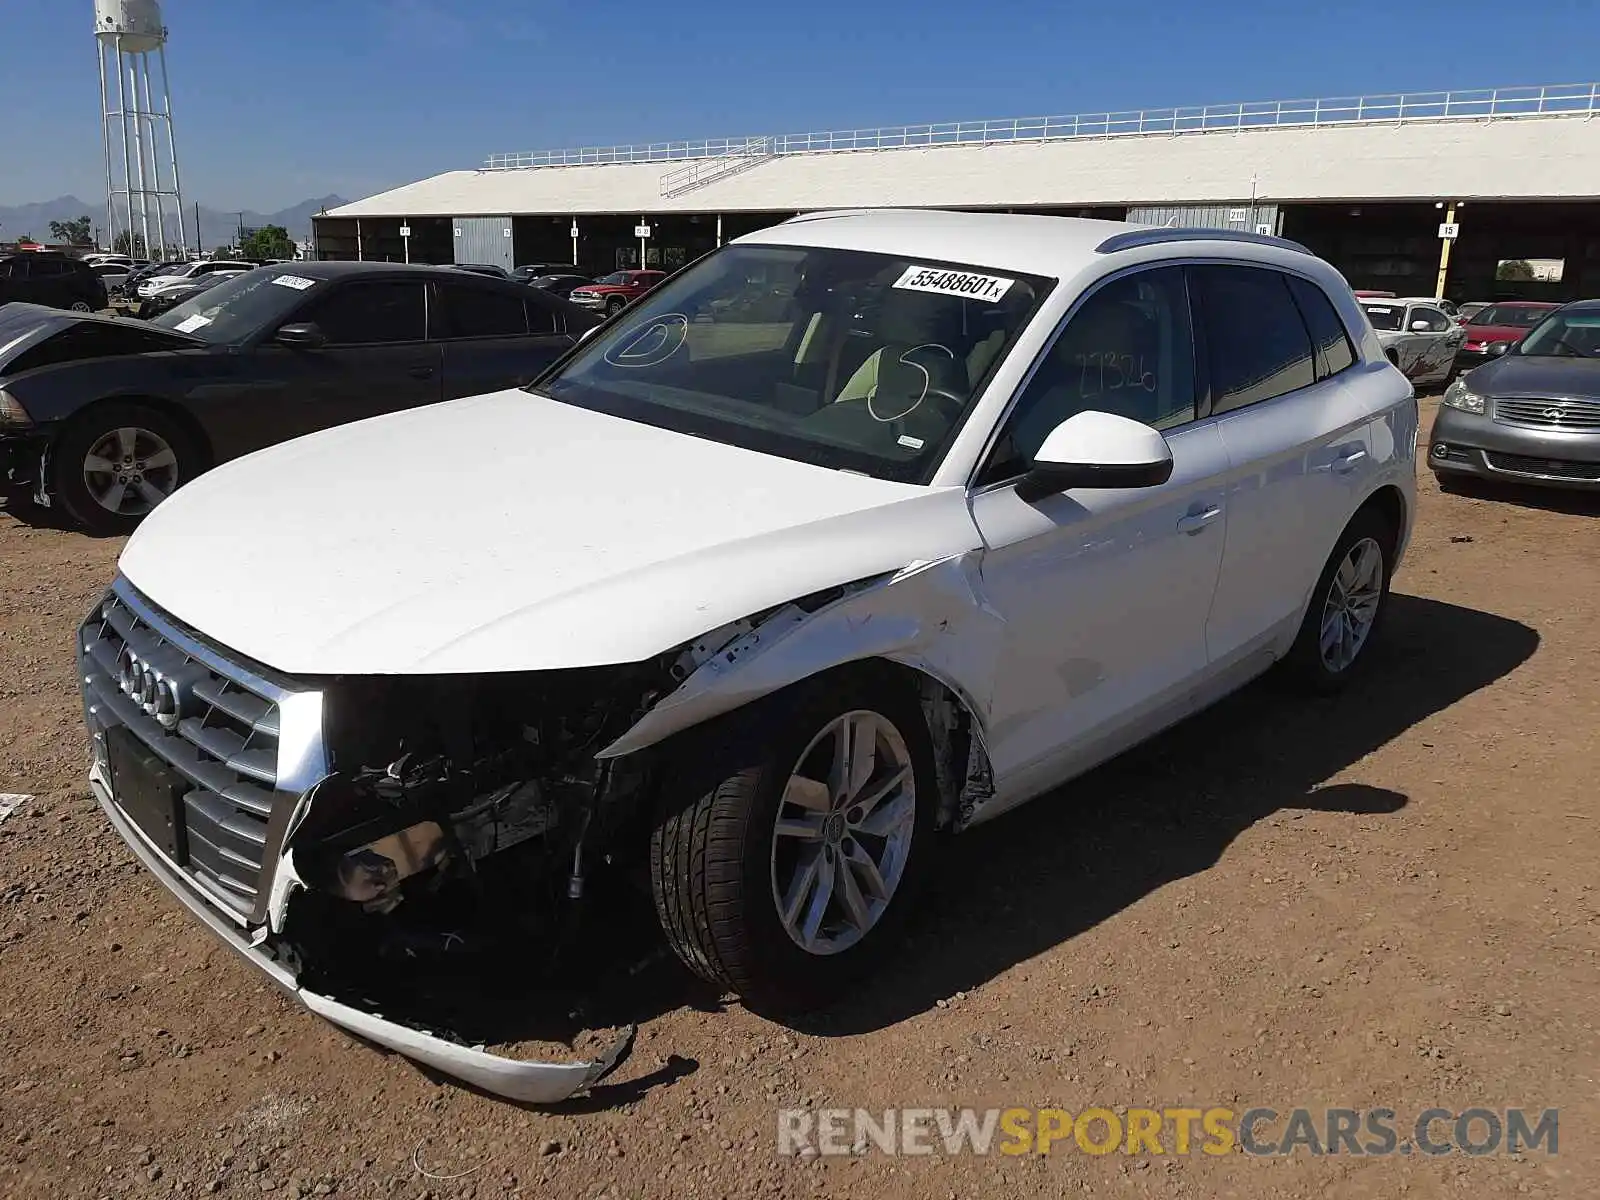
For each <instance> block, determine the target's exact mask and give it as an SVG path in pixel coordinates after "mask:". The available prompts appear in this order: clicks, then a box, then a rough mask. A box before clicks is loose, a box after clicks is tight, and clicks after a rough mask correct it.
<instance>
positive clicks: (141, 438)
mask: <svg viewBox="0 0 1600 1200" xmlns="http://www.w3.org/2000/svg"><path fill="white" fill-rule="evenodd" d="M199 460H200V452H199V448H198V447H197V446H195V444H194V440H193V438H191V437H190V436H189V432H188V430H186V429H184V428H183V426H181V425H179V424H178V423H177V422H176V421H174V420H173V419H172V418H171V417H169V416H167V415H166V414H165V413H163V412H161V411H160V410H158V409H154V408H150V407H148V406H146V405H143V404H127V403H117V402H114V403H110V404H99V405H96V406H95V407H93V408H91V409H89V410H88V411H87V412H85V413H83V414H81V415H80V416H79V417H77V418H76V419H74V420H73V421H72V422H71V423H70V424H69V425H68V426H67V428H66V430H65V432H63V433H62V435H61V436H60V437H59V438H58V439H57V440H56V443H55V445H54V446H53V447H52V448H51V452H50V491H51V493H52V495H54V496H55V498H56V499H58V500H59V501H60V502H61V506H62V507H63V508H65V509H66V510H67V512H68V513H69V514H70V515H71V516H72V517H73V519H74V520H76V521H77V522H78V523H79V524H80V525H82V526H83V527H84V528H85V529H87V530H88V531H89V532H90V533H94V534H98V535H102V536H109V535H114V534H124V533H132V532H133V530H134V529H135V528H137V527H138V524H139V522H140V521H142V520H144V518H145V517H146V516H148V515H149V513H150V511H151V509H153V508H154V507H155V505H156V504H157V503H158V502H159V501H160V500H164V499H166V497H167V496H169V495H171V494H172V492H173V491H175V490H176V489H177V488H178V487H179V486H180V485H182V484H184V483H187V482H188V481H189V480H190V479H191V478H192V477H193V476H194V475H196V474H197V473H198V472H199ZM107 468H109V469H107Z"/></svg>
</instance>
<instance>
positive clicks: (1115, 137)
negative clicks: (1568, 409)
mask: <svg viewBox="0 0 1600 1200" xmlns="http://www.w3.org/2000/svg"><path fill="white" fill-rule="evenodd" d="M1597 116H1600V84H1579V85H1565V86H1560V87H1530V88H1499V89H1494V90H1486V91H1474V92H1449V93H1427V94H1416V95H1389V96H1368V97H1354V98H1341V99H1334V100H1303V101H1272V102H1268V103H1262V104H1233V105H1222V106H1209V107H1205V108H1179V109H1162V110H1158V111H1146V112H1133V113H1102V114H1096V115H1081V116H1068V117H1041V118H1031V119H1017V120H1003V121H980V122H958V123H952V124H945V125H921V126H907V127H902V128H895V129H871V130H853V131H847V132H828V133H806V134H789V135H780V136H770V137H746V138H724V139H717V140H709V141H700V142H667V143H657V144H654V145H642V146H611V147H604V148H590V149H581V150H556V151H540V152H533V153H524V154H496V155H492V156H491V157H490V158H489V159H488V160H487V161H486V162H485V163H484V165H483V166H482V167H481V168H479V169H477V170H466V171H450V172H446V173H445V174H442V175H436V176H434V177H432V178H430V179H424V180H422V181H421V182H418V183H414V184H409V185H407V186H405V187H401V188H397V189H395V190H394V191H390V192H385V193H383V194H382V195H378V196H373V197H370V198H368V199H366V200H361V201H358V202H356V203H354V204H347V205H344V206H342V207H340V208H337V209H334V210H333V211H331V212H328V213H326V214H323V215H321V216H319V217H317V218H316V220H315V239H316V254H317V256H318V257H321V258H367V259H379V260H391V261H400V260H404V259H410V260H412V261H420V262H473V263H496V264H499V265H501V266H504V267H507V268H510V267H512V266H514V265H516V264H519V263H525V262H569V261H570V262H576V263H578V264H580V265H581V266H582V267H583V268H584V269H585V270H586V271H588V272H601V271H609V270H615V269H618V268H623V267H636V266H639V265H641V261H640V260H641V256H642V258H643V265H647V266H650V267H662V268H665V269H668V270H671V269H674V268H676V267H679V266H682V265H683V264H685V263H686V262H688V261H691V260H692V259H694V258H697V257H699V256H700V255H702V254H704V253H707V252H708V251H710V250H712V249H714V248H716V247H717V246H719V245H720V244H721V243H722V242H723V241H725V240H727V239H729V238H733V237H736V236H739V235H741V234H744V233H748V232H750V231H752V230H756V229H761V228H765V227H767V226H769V225H772V224H775V223H777V222H778V221H781V220H784V219H786V218H788V217H790V216H792V215H794V214H795V213H797V212H804V211H814V210H817V209H826V208H877V207H917V208H958V209H975V210H996V211H1007V212H1030V213H1055V214H1063V215H1075V216H1096V217H1105V218H1110V219H1113V220H1128V221H1133V222H1138V223H1147V224H1158V225H1161V224H1179V225H1200V226H1208V227H1227V228H1237V229H1256V230H1259V231H1261V232H1268V233H1276V234H1280V235H1282V236H1284V237H1289V238H1293V239H1296V240H1298V241H1301V242H1304V243H1306V244H1307V245H1309V246H1310V247H1311V248H1312V249H1313V250H1315V251H1316V252H1317V253H1319V254H1321V255H1323V256H1324V257H1326V258H1328V259H1329V260H1330V261H1332V262H1333V263H1335V264H1336V265H1337V266H1338V267H1339V268H1340V269H1341V270H1342V271H1344V273H1345V275H1346V276H1347V277H1348V278H1349V280H1350V282H1351V284H1352V285H1353V286H1355V287H1358V288H1374V289H1384V290H1388V291H1393V292H1397V293H1399V294H1401V295H1407V294H1433V293H1434V291H1435V287H1436V285H1437V281H1438V278H1439V272H1440V268H1441V257H1442V255H1441V249H1442V248H1443V246H1444V239H1447V238H1451V236H1452V235H1454V236H1453V240H1452V241H1451V247H1452V251H1453V253H1452V254H1451V255H1450V256H1449V268H1448V277H1447V282H1446V285H1445V293H1446V294H1447V295H1449V296H1451V297H1453V298H1456V299H1459V300H1465V299H1490V298H1497V297H1502V296H1511V295H1522V296H1529V297H1539V298H1550V299H1568V298H1572V297H1575V296H1579V295H1589V296H1593V295H1600V125H1597V124H1596V123H1595V118H1596V117H1597ZM640 234H644V235H645V236H643V237H641V236H640Z"/></svg>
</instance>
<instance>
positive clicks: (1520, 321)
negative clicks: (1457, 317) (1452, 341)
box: [1467, 304, 1550, 329]
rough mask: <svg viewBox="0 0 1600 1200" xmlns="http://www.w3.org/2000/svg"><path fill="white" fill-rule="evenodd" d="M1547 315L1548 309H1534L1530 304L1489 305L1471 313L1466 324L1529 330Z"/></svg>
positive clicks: (1548, 313)
mask: <svg viewBox="0 0 1600 1200" xmlns="http://www.w3.org/2000/svg"><path fill="white" fill-rule="evenodd" d="M1549 315H1550V310H1549V309H1548V308H1543V307H1534V306H1533V305H1530V304H1491V305H1490V306H1489V307H1488V308H1485V309H1480V310H1479V311H1478V312H1475V313H1473V314H1472V320H1470V321H1468V322H1467V324H1468V325H1511V326H1514V327H1515V328H1517V329H1531V328H1533V326H1535V325H1537V324H1538V323H1539V322H1540V321H1542V320H1544V318H1545V317H1547V316H1549Z"/></svg>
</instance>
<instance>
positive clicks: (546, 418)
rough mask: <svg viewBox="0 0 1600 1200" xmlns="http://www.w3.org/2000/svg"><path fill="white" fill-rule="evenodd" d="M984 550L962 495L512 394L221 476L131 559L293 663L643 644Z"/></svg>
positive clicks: (185, 496) (151, 528)
mask: <svg viewBox="0 0 1600 1200" xmlns="http://www.w3.org/2000/svg"><path fill="white" fill-rule="evenodd" d="M977 544H978V535H977V533H976V531H975V529H974V527H973V525H972V521H971V518H970V515H969V513H968V510H967V507H966V498H965V494H964V492H963V490H962V489H959V488H945V489H931V488H924V487H915V486H912V485H908V484H900V483H891V482H886V481H884V480H879V479H872V478H868V477H865V476H861V475H854V474H850V473H846V472H842V471H835V470H830V469H827V468H823V467H816V466H810V465H807V464H804V463H798V462H793V461H791V460H788V459H783V458H776V457H773V456H771V455H766V454H759V453H756V452H754V451H749V450H742V449H738V448H736V447H731V446H726V445H722V444H720V443H717V442H712V441H708V440H705V439H701V438H695V437H690V436H687V435H684V434H677V433H672V432H669V431H667V430H662V429H656V428H654V427H651V426H647V425H641V424H638V423H635V422H632V421H625V420H621V419H619V418H616V417H610V416H606V415H604V414H600V413H594V412H590V411H587V410H585V409H580V408H575V407H572V406H570V405H565V404H561V403H558V402H556V401H554V400H549V399H546V398H544V397H541V396H536V395H533V394H531V393H528V392H522V391H507V392H498V393H494V394H491V395H487V396H477V397H473V398H471V399H467V400H457V401H452V402H449V403H444V404H436V405H432V406H429V407H426V408H420V409H414V410H411V411H409V412H404V413H397V414H393V415H391V416H386V417H379V418H376V419H374V420H369V421H361V422H357V423H355V424H352V425H345V426H342V427H339V428H336V429H330V430H327V431H325V432H323V433H318V434H313V435H311V436H309V437H304V438H300V439H297V440H296V441H293V442H288V443H285V444H284V445H281V446H277V447H274V448H272V449H269V450H263V451H260V452H258V453H256V454H252V455H249V456H247V457H245V458H242V459H238V460H236V461H234V462H232V463H229V464H227V465H225V466H222V467H219V468H217V469H216V470H214V471H211V472H209V473H208V474H206V475H203V476H201V477H200V478H199V479H197V480H195V481H194V482H193V483H191V484H189V485H188V486H186V487H183V488H181V489H179V490H178V491H177V492H176V493H175V494H174V495H173V496H172V497H171V498H169V499H168V500H166V501H165V502H164V503H163V504H161V505H160V506H159V507H158V508H157V509H156V510H155V511H154V512H153V513H151V515H150V516H149V517H147V518H146V519H145V521H144V523H143V524H142V525H141V526H140V528H139V530H138V532H137V533H135V534H134V536H133V538H132V539H131V540H130V541H129V543H128V545H127V547H126V548H125V549H124V551H123V554H122V559H121V562H120V564H119V565H120V568H121V570H122V572H123V574H124V575H125V576H127V578H128V580H129V581H130V582H131V583H132V584H133V585H134V586H135V587H136V588H138V589H139V590H140V591H141V592H143V593H144V594H145V595H146V596H147V597H149V598H150V599H151V600H153V601H154V602H155V603H156V604H157V605H159V606H161V607H162V608H164V609H166V610H167V611H168V612H169V613H171V614H172V615H173V616H175V617H177V618H178V619H179V620H180V621H183V622H184V623H185V624H187V625H189V626H191V627H192V628H194V629H195V630H197V631H198V632H200V633H201V634H202V635H204V636H205V637H207V638H209V639H211V640H213V641H215V642H217V643H219V644H220V645H222V646H225V647H227V648H229V649H231V650H233V651H235V652H237V653H240V654H243V655H246V656H248V657H249V658H252V659H254V660H256V661H257V662H261V663H264V664H266V665H268V666H270V667H275V668H277V669H279V670H281V671H285V672H288V673H290V674H308V675H321V674H419V673H440V674H455V673H467V672H491V671H519V670H545V669H552V668H558V667H581V666H596V665H601V664H606V663H620V662H637V661H640V660H642V659H645V658H648V657H650V656H652V655H654V654H659V653H663V652H665V651H667V650H670V649H672V648H673V647H675V646H677V645H679V644H681V643H683V642H686V641H688V640H689V639H691V638H694V637H697V636H698V635H700V634H702V633H705V632H707V631H708V630H711V629H715V628H718V627H719V626H721V625H725V624H727V623H728V622H730V621H734V620H738V619H739V618H741V617H746V616H750V615H751V614H753V613H756V612H759V611H762V610H763V609H766V608H770V607H773V606H774V605H779V604H783V603H785V602H787V601H789V600H795V599H800V598H802V597H804V596H806V595H809V594H811V593H812V592H816V591H819V590H822V589H824V588H829V587H833V586H836V585H838V584H841V583H848V582H852V581H854V580H857V579H863V578H866V577H869V576H872V575H876V574H879V573H882V572H885V571H891V570H894V569H897V568H898V567H901V566H904V565H906V564H907V563H910V562H913V561H918V560H928V559H934V558H942V557H945V556H948V555H951V554H957V553H960V552H962V551H964V550H968V549H971V548H973V547H975V546H976V545H977Z"/></svg>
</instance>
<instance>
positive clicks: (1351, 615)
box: [1285, 508, 1398, 693]
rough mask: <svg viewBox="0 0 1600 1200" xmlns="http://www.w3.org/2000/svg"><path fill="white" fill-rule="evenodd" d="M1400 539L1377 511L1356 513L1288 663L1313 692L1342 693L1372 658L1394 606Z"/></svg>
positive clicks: (1313, 596)
mask: <svg viewBox="0 0 1600 1200" xmlns="http://www.w3.org/2000/svg"><path fill="white" fill-rule="evenodd" d="M1397 536H1398V533H1397V531H1396V530H1394V529H1392V528H1391V527H1390V525H1389V522H1388V521H1387V520H1385V519H1384V518H1383V516H1382V515H1381V514H1380V513H1379V512H1378V511H1377V510H1376V509H1373V508H1364V509H1362V510H1361V511H1360V512H1358V513H1356V515H1355V517H1354V518H1353V519H1352V520H1351V522H1350V524H1349V525H1347V526H1345V530H1344V532H1343V533H1342V534H1340V535H1339V541H1338V543H1337V544H1336V545H1335V546H1334V548H1333V553H1332V554H1330V555H1329V556H1328V562H1327V565H1325V566H1324V567H1323V568H1322V575H1321V576H1320V577H1319V578H1318V580H1317V586H1316V587H1315V588H1314V589H1313V590H1312V593H1311V603H1310V605H1308V606H1307V608H1306V615H1305V619H1304V620H1303V621H1301V623H1300V633H1299V635H1298V636H1297V637H1296V638H1295V642H1294V646H1293V647H1292V648H1291V649H1290V651H1289V654H1288V657H1287V658H1286V659H1285V666H1287V667H1288V668H1289V669H1290V671H1291V672H1292V673H1293V675H1294V676H1295V677H1296V679H1297V680H1298V681H1299V682H1300V683H1301V684H1302V685H1304V686H1306V687H1309V688H1310V689H1311V690H1312V691H1316V692H1324V693H1327V692H1336V691H1338V690H1339V689H1341V688H1343V687H1344V686H1345V685H1346V684H1348V683H1349V682H1350V680H1351V679H1352V678H1353V677H1354V676H1355V674H1356V673H1357V671H1358V670H1359V668H1360V667H1361V666H1362V664H1363V663H1365V662H1366V661H1367V659H1368V658H1369V654H1368V652H1367V650H1368V647H1369V646H1371V644H1372V641H1373V639H1374V637H1375V635H1376V634H1377V632H1378V629H1379V627H1380V626H1381V625H1382V623H1383V615H1384V612H1385V611H1386V610H1387V609H1388V605H1389V577H1390V574H1391V573H1392V572H1393V570H1394V548H1395V541H1396V538H1397Z"/></svg>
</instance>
